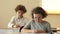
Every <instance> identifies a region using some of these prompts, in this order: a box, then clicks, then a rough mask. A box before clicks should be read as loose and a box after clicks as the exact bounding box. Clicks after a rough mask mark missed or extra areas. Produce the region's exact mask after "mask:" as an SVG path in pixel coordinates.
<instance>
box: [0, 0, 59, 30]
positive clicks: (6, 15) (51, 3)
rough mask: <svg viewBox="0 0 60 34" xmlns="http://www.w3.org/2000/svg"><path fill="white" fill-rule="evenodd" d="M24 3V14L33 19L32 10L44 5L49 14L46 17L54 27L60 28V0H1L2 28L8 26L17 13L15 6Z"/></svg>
mask: <svg viewBox="0 0 60 34" xmlns="http://www.w3.org/2000/svg"><path fill="white" fill-rule="evenodd" d="M19 4H22V5H24V6H25V7H26V9H27V13H26V14H25V15H24V16H25V17H27V18H28V19H31V10H32V9H33V8H34V7H36V6H41V7H43V8H44V9H45V10H46V11H47V13H48V16H47V18H45V20H46V21H48V22H49V23H50V24H51V27H52V28H58V29H59V28H60V0H0V28H8V27H7V25H8V22H9V21H10V19H11V17H12V16H14V15H16V13H15V7H16V6H17V5H19Z"/></svg>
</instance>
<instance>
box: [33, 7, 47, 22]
mask: <svg viewBox="0 0 60 34" xmlns="http://www.w3.org/2000/svg"><path fill="white" fill-rule="evenodd" d="M46 16H47V13H46V12H45V10H44V9H43V8H41V7H36V8H34V9H33V10H32V18H33V19H34V20H36V21H40V20H42V19H43V18H45V17H46Z"/></svg>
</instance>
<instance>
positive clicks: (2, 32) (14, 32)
mask: <svg viewBox="0 0 60 34" xmlns="http://www.w3.org/2000/svg"><path fill="white" fill-rule="evenodd" d="M0 34H49V33H20V32H19V29H14V28H13V29H11V28H0ZM53 34H60V32H59V33H58V32H56V33H53Z"/></svg>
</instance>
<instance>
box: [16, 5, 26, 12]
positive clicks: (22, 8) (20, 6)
mask: <svg viewBox="0 0 60 34" xmlns="http://www.w3.org/2000/svg"><path fill="white" fill-rule="evenodd" d="M18 10H21V11H23V12H24V13H26V11H27V10H26V8H25V6H23V5H18V6H17V7H16V8H15V11H16V12H17V11H18Z"/></svg>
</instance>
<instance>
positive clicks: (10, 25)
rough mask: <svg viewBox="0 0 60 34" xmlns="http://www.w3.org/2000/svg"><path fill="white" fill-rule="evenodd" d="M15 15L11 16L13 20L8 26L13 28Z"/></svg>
mask: <svg viewBox="0 0 60 34" xmlns="http://www.w3.org/2000/svg"><path fill="white" fill-rule="evenodd" d="M14 18H15V17H14V16H13V17H12V18H11V20H10V21H9V23H8V28H12V25H14Z"/></svg>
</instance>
